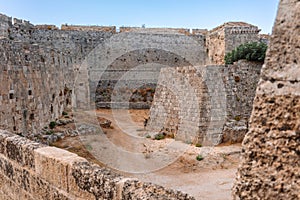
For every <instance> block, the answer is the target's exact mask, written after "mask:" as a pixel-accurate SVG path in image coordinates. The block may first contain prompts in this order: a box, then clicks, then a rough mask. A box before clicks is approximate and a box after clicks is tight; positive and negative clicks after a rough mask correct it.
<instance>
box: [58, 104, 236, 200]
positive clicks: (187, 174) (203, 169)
mask: <svg viewBox="0 0 300 200" xmlns="http://www.w3.org/2000/svg"><path fill="white" fill-rule="evenodd" d="M147 114H148V111H147V110H130V111H127V110H115V111H114V113H112V112H111V111H110V110H98V111H97V112H85V113H79V114H77V115H76V117H77V123H76V126H77V128H79V129H82V130H84V131H86V132H87V134H83V135H82V136H80V137H75V138H65V139H64V140H61V141H59V142H57V143H56V144H55V145H56V146H59V147H61V148H65V149H67V150H70V151H73V152H75V153H77V154H79V155H82V156H84V157H85V158H87V159H88V160H90V161H93V162H95V163H97V164H100V165H102V166H107V167H109V168H112V169H114V170H116V171H118V172H119V173H122V174H123V175H125V176H129V177H136V178H139V179H140V180H143V181H147V182H153V183H156V184H159V185H163V186H166V187H169V188H173V189H177V190H181V191H184V192H187V193H189V194H191V195H193V196H194V197H195V198H196V199H230V189H231V187H232V184H233V180H234V177H235V171H236V168H237V165H238V162H239V152H240V150H241V147H240V145H232V146H220V147H201V148H197V147H195V146H193V145H189V144H185V143H183V142H179V141H174V140H173V139H164V140H160V141H157V140H152V139H148V138H146V137H145V134H146V133H145V131H144V130H143V120H144V117H146V116H147ZM98 116H99V117H103V118H106V119H109V120H111V121H112V127H113V128H105V129H102V130H103V131H104V132H103V131H102V130H101V129H99V125H98V124H97V123H98V122H97V117H98ZM75 120H76V119H75ZM84 131H83V132H84ZM146 150H148V152H146ZM149 152H150V153H149ZM199 154H200V155H201V156H203V158H204V159H203V160H201V161H197V160H196V156H197V155H199Z"/></svg>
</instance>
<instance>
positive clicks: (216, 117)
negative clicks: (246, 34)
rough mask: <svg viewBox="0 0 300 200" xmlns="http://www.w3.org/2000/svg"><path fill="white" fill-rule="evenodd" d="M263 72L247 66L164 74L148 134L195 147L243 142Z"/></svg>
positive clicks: (187, 69)
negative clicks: (167, 135) (165, 134)
mask: <svg viewBox="0 0 300 200" xmlns="http://www.w3.org/2000/svg"><path fill="white" fill-rule="evenodd" d="M260 70H261V64H260V63H253V62H245V61H239V62H238V63H235V64H234V65H228V66H224V65H218V66H213V65H208V66H199V67H183V68H182V67H178V68H165V69H163V70H162V71H161V73H160V76H159V80H158V86H157V89H156V93H155V96H154V101H153V104H152V107H151V110H150V121H149V124H148V126H147V129H148V130H151V131H157V132H159V131H163V132H169V133H172V134H174V135H175V139H178V140H182V141H186V142H188V143H189V142H192V143H194V144H195V143H200V144H203V145H216V144H219V143H221V142H241V141H242V140H243V137H244V135H245V134H246V132H247V130H248V120H249V117H250V113H251V110H252V102H253V98H254V94H255V89H256V85H257V83H258V79H259V75H260Z"/></svg>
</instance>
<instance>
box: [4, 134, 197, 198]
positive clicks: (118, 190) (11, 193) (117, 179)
mask: <svg viewBox="0 0 300 200" xmlns="http://www.w3.org/2000/svg"><path fill="white" fill-rule="evenodd" d="M0 180H1V181H0V199H7V200H8V199H11V200H13V199H22V200H35V199H36V200H40V199H47V200H52V199H60V200H61V199H82V200H87V199H111V200H113V199H115V200H120V199H124V200H126V199H128V200H129V199H132V200H134V199H153V200H154V199H161V200H164V199H173V200H177V199H182V200H185V199H194V198H193V197H190V196H188V195H187V194H183V193H181V192H177V191H174V190H170V189H166V188H163V187H161V186H158V185H155V184H151V183H143V182H140V181H138V180H136V179H131V178H124V177H122V176H120V175H118V174H115V173H114V172H112V171H110V170H109V169H104V168H100V167H98V166H97V165H93V164H91V163H89V162H88V161H87V160H85V159H84V158H81V157H79V156H77V155H76V154H73V153H70V152H68V151H65V150H62V149H58V148H55V147H48V146H43V145H41V144H38V143H35V142H32V141H30V140H27V139H25V138H22V137H19V136H17V135H15V134H11V133H8V132H6V131H2V130H0Z"/></svg>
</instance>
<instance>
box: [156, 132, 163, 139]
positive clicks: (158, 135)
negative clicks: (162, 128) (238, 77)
mask: <svg viewBox="0 0 300 200" xmlns="http://www.w3.org/2000/svg"><path fill="white" fill-rule="evenodd" d="M154 139H156V140H162V139H165V135H164V134H163V133H158V134H156V135H155V136H154Z"/></svg>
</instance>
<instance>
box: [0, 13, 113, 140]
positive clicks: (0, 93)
mask: <svg viewBox="0 0 300 200" xmlns="http://www.w3.org/2000/svg"><path fill="white" fill-rule="evenodd" d="M1 20H2V21H0V24H1V27H5V30H6V32H4V31H3V37H2V39H1V40H0V43H1V47H0V48H1V49H0V57H1V61H0V62H1V63H0V70H1V74H0V80H1V87H0V100H1V101H0V108H1V109H0V110H1V115H0V127H1V128H2V129H6V130H10V131H12V132H14V133H18V134H22V135H26V136H27V137H31V136H33V135H34V134H35V133H37V131H38V130H40V129H41V128H42V127H44V126H46V125H48V124H49V122H50V121H53V120H55V119H57V118H58V117H59V116H61V113H62V112H63V110H65V109H70V108H71V103H72V94H73V90H74V80H75V77H76V74H77V70H78V68H79V67H78V66H79V63H81V60H82V59H83V58H84V57H85V54H87V52H89V51H90V50H91V49H92V48H93V47H94V46H95V45H97V43H99V41H101V39H102V40H103V37H105V36H107V37H109V36H110V35H111V34H110V33H107V32H100V33H98V32H97V33H88V32H84V33H80V32H78V31H65V32H64V33H63V34H62V33H61V32H60V31H59V30H41V29H36V28H35V27H34V26H33V25H32V24H30V23H28V22H26V21H22V20H14V23H13V24H12V23H11V19H10V18H8V17H6V16H1ZM82 36H84V38H82Z"/></svg>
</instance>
